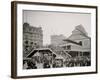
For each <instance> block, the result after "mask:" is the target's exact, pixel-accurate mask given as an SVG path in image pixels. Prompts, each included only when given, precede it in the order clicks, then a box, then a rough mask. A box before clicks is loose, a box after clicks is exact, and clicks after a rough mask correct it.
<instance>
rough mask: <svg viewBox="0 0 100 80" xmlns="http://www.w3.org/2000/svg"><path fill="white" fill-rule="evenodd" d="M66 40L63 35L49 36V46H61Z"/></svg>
mask: <svg viewBox="0 0 100 80" xmlns="http://www.w3.org/2000/svg"><path fill="white" fill-rule="evenodd" d="M64 39H66V37H65V36H64V35H52V36H51V45H54V46H59V45H61V44H64V43H65V42H64V41H63V40H64Z"/></svg>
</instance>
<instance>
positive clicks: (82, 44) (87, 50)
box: [62, 25, 91, 57]
mask: <svg viewBox="0 0 100 80" xmlns="http://www.w3.org/2000/svg"><path fill="white" fill-rule="evenodd" d="M64 41H65V42H66V44H64V45H62V47H63V48H64V50H66V52H68V53H69V54H70V55H71V56H72V57H76V56H87V57H90V55H91V38H90V37H89V36H88V34H87V32H86V31H85V29H84V28H83V26H82V25H78V26H76V27H75V29H74V30H73V31H72V34H71V35H70V36H69V37H68V38H67V39H65V40H64Z"/></svg>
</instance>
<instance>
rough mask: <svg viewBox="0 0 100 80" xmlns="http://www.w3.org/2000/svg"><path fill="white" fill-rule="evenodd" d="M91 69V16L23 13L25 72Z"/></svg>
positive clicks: (81, 14)
mask: <svg viewBox="0 0 100 80" xmlns="http://www.w3.org/2000/svg"><path fill="white" fill-rule="evenodd" d="M77 66H78V67H82V66H91V14H89V13H74V12H73V13H72V12H68V13H67V12H65V13H64V12H49V11H48V12H47V11H34V10H31V11H30V10H23V69H40V68H64V67H77Z"/></svg>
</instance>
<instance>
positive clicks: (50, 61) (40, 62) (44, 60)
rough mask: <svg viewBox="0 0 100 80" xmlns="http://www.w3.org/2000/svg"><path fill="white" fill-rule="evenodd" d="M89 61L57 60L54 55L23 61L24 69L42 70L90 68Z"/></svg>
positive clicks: (73, 58)
mask: <svg viewBox="0 0 100 80" xmlns="http://www.w3.org/2000/svg"><path fill="white" fill-rule="evenodd" d="M90 65H91V61H90V58H88V57H86V56H85V57H71V58H69V59H66V60H65V61H64V60H63V59H60V58H59V59H58V58H57V56H56V55H55V54H53V55H52V54H46V53H45V54H43V55H42V56H34V57H32V58H26V59H24V60H23V68H24V69H42V68H60V67H77V66H90Z"/></svg>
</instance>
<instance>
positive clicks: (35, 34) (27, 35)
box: [23, 23, 43, 57]
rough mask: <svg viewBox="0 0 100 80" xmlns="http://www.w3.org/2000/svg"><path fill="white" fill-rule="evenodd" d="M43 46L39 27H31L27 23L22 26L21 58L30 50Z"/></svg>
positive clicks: (41, 32)
mask: <svg viewBox="0 0 100 80" xmlns="http://www.w3.org/2000/svg"><path fill="white" fill-rule="evenodd" d="M41 46H43V31H42V28H41V27H33V26H30V25H29V24H28V23H24V24H23V56H24V57H25V56H26V55H27V54H28V53H29V52H30V51H31V50H33V49H35V48H39V47H41Z"/></svg>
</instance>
